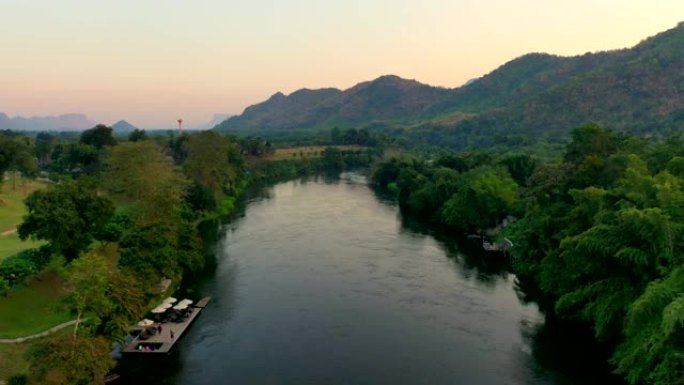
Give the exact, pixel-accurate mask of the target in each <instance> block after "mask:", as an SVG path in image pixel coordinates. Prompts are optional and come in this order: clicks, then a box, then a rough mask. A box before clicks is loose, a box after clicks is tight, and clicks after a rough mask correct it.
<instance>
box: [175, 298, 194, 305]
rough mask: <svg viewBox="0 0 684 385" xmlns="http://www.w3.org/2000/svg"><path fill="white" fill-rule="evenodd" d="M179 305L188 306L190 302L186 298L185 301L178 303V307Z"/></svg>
mask: <svg viewBox="0 0 684 385" xmlns="http://www.w3.org/2000/svg"><path fill="white" fill-rule="evenodd" d="M180 304H185V305H190V304H192V300H191V299H187V298H186V299H184V300H182V301H180V302H178V305H180Z"/></svg>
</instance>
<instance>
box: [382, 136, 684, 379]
mask: <svg viewBox="0 0 684 385" xmlns="http://www.w3.org/2000/svg"><path fill="white" fill-rule="evenodd" d="M373 179H374V183H375V184H376V185H377V186H379V187H380V188H383V189H387V190H389V191H392V192H393V193H394V194H395V195H396V196H397V197H398V199H399V202H400V204H401V206H402V208H404V209H405V210H410V211H411V212H414V213H416V214H419V215H421V216H423V217H424V218H426V219H428V220H430V221H434V222H435V223H439V224H441V225H444V226H448V227H451V228H453V229H456V230H459V231H463V232H467V233H473V232H481V231H484V230H485V229H489V228H495V227H497V226H500V225H501V224H502V223H503V222H504V220H505V219H508V221H506V222H510V220H511V219H513V218H511V217H517V221H515V222H514V223H512V224H510V225H509V226H507V227H505V228H504V229H503V234H502V235H505V236H506V237H507V238H509V239H510V240H511V241H512V242H513V244H514V247H513V248H512V249H511V252H512V265H513V269H514V271H515V272H516V274H517V276H518V279H519V281H520V282H521V283H526V284H530V283H532V284H533V285H535V286H536V287H538V288H539V291H540V292H541V297H542V298H539V301H540V302H541V303H542V304H543V303H546V304H551V306H549V307H548V308H547V309H546V311H547V312H548V313H549V314H553V316H558V317H562V318H565V319H574V320H581V321H583V322H585V323H586V324H587V325H588V326H590V327H591V328H592V329H593V331H594V334H595V336H596V338H597V339H599V340H601V341H604V342H605V343H607V344H609V345H610V346H612V347H614V350H613V356H612V359H611V363H612V364H613V365H614V367H615V369H616V371H617V372H619V373H621V374H622V375H624V376H625V378H626V379H627V380H628V381H629V383H631V384H662V385H665V384H682V383H684V138H683V137H682V135H681V134H680V135H674V136H671V137H669V138H668V139H667V140H665V141H663V142H654V141H651V140H647V139H644V138H640V137H637V136H632V135H626V134H619V133H616V132H614V131H611V130H607V129H604V128H601V127H599V126H597V125H586V126H582V127H580V128H577V129H575V130H574V131H573V133H572V141H571V143H569V144H568V145H567V146H566V148H565V152H564V154H563V158H562V160H561V161H558V162H541V161H539V160H538V159H535V158H534V157H532V156H529V155H504V156H497V155H496V154H491V153H486V152H480V151H476V152H466V153H461V154H458V155H449V156H442V157H439V158H436V159H432V160H422V159H417V158H410V157H404V158H398V159H392V160H390V161H388V162H385V163H383V164H381V165H380V166H379V167H378V168H377V170H376V171H375V173H374V178H373Z"/></svg>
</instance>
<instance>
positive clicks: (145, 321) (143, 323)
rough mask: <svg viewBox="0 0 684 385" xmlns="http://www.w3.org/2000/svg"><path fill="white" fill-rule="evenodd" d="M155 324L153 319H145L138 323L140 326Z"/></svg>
mask: <svg viewBox="0 0 684 385" xmlns="http://www.w3.org/2000/svg"><path fill="white" fill-rule="evenodd" d="M153 323H154V321H152V320H151V319H147V318H145V319H144V320H142V321H140V322H138V326H150V325H152V324H153Z"/></svg>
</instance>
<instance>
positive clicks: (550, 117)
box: [217, 23, 684, 147]
mask: <svg viewBox="0 0 684 385" xmlns="http://www.w3.org/2000/svg"><path fill="white" fill-rule="evenodd" d="M683 57H684V23H680V24H679V25H678V26H677V27H675V28H673V29H671V30H668V31H665V32H663V33H660V34H658V35H656V36H653V37H651V38H648V39H646V40H644V41H642V42H641V43H639V44H637V45H636V46H634V47H633V48H629V49H621V50H615V51H607V52H597V53H586V54H584V55H579V56H573V57H561V56H556V55H549V54H543V53H532V54H527V55H524V56H522V57H519V58H516V59H514V60H511V61H509V62H508V63H505V64H503V65H502V66H501V67H499V68H497V69H496V70H494V71H492V72H491V73H489V74H487V75H485V76H482V77H480V78H478V79H474V80H471V81H468V82H467V83H466V84H464V85H463V86H461V87H458V88H454V89H446V88H439V87H432V86H429V85H425V84H421V83H419V82H417V81H415V80H406V79H401V78H399V77H396V76H382V77H380V78H378V79H375V80H372V81H368V82H363V83H360V84H358V85H356V86H354V87H352V88H350V89H347V90H344V91H342V90H337V89H334V88H325V89H319V90H308V89H303V90H299V91H296V92H294V93H292V94H290V95H287V96H286V95H283V94H282V93H276V94H275V95H273V96H272V97H271V98H269V99H268V100H266V101H265V102H262V103H259V104H256V105H254V106H251V107H248V108H247V109H245V111H244V112H243V113H242V114H241V115H239V116H234V117H232V118H230V119H228V120H226V121H224V122H223V123H221V124H219V125H218V126H217V129H219V130H223V131H232V132H246V133H251V132H253V131H255V130H260V131H264V132H273V131H282V130H293V129H300V130H312V129H330V128H332V127H334V126H339V127H340V128H351V127H390V128H400V129H402V131H403V132H405V133H406V135H407V137H408V138H409V139H412V140H418V141H423V142H430V143H439V144H445V143H446V144H448V145H450V146H452V147H464V146H468V145H491V144H496V142H497V141H499V142H502V141H503V142H505V141H507V140H523V141H534V140H538V139H540V138H543V139H546V140H556V141H557V140H564V139H566V138H567V136H568V134H569V132H570V131H571V130H572V129H573V128H574V127H577V126H579V125H581V124H584V123H587V122H590V121H592V122H596V123H599V124H602V125H604V126H607V127H610V128H614V129H617V130H621V131H629V132H635V133H649V134H666V133H667V132H668V131H670V130H674V129H682V128H684V60H681V58H683ZM395 131H396V130H395Z"/></svg>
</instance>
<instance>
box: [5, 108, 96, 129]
mask: <svg viewBox="0 0 684 385" xmlns="http://www.w3.org/2000/svg"><path fill="white" fill-rule="evenodd" d="M93 126H95V123H94V122H92V121H90V120H89V119H88V118H87V117H86V116H85V115H83V114H65V115H59V116H34V117H31V118H25V117H21V116H17V117H14V118H10V117H9V116H7V115H6V114H4V113H2V112H0V130H16V131H80V130H85V129H88V128H91V127H93Z"/></svg>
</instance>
